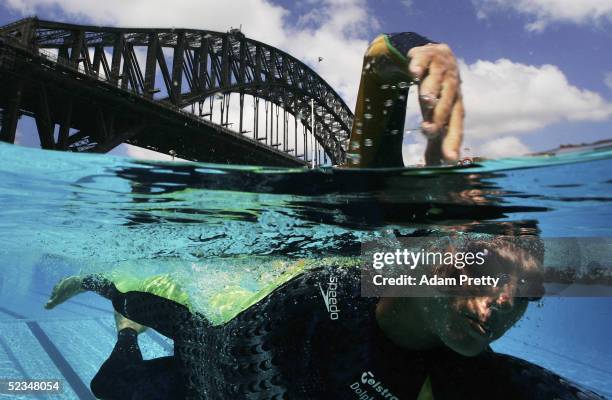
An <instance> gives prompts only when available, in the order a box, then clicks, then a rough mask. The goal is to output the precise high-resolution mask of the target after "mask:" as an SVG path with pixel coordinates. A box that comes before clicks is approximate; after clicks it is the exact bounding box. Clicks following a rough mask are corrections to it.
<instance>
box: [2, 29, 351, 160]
mask: <svg viewBox="0 0 612 400" xmlns="http://www.w3.org/2000/svg"><path fill="white" fill-rule="evenodd" d="M0 109H1V113H2V115H1V119H0V120H1V130H0V140H2V141H5V142H9V143H14V142H15V136H16V132H17V127H18V123H19V120H20V118H21V117H22V116H28V117H31V118H33V119H34V120H35V123H36V130H37V132H38V136H39V138H40V145H41V147H42V148H44V149H54V150H65V151H75V152H97V153H104V152H108V151H110V150H112V149H113V148H115V147H116V146H118V145H120V144H121V143H128V144H131V145H135V146H139V147H143V148H147V149H150V150H154V151H157V152H161V153H165V154H169V155H172V156H176V157H179V158H182V159H187V160H193V161H202V162H214V163H231V164H251V165H270V166H304V165H321V164H342V163H343V162H344V160H345V151H346V146H347V144H348V138H349V135H350V129H351V125H352V120H353V115H352V113H351V111H350V109H349V108H348V107H347V105H346V104H345V103H344V101H343V100H342V99H341V98H340V96H339V95H338V94H337V93H336V92H335V91H334V90H333V88H332V87H331V86H330V85H329V84H327V83H326V82H325V81H324V80H323V79H322V78H321V77H320V76H319V75H317V74H316V73H315V72H314V71H313V70H312V69H311V68H309V67H308V66H307V65H305V64H304V63H302V62H300V61H299V60H297V59H296V58H295V57H292V56H291V55H289V54H287V53H285V52H283V51H281V50H279V49H277V48H274V47H272V46H269V45H267V44H265V43H261V42H258V41H256V40H251V39H249V38H247V37H246V36H245V35H244V34H243V33H242V32H240V31H239V30H236V29H233V30H230V31H229V32H226V33H220V32H213V31H206V30H193V29H143V28H136V29H134V28H116V27H97V26H84V25H73V24H65V23H58V22H52V21H43V20H40V19H37V18H27V19H23V20H19V21H16V22H14V23H12V24H10V25H6V26H4V27H0Z"/></svg>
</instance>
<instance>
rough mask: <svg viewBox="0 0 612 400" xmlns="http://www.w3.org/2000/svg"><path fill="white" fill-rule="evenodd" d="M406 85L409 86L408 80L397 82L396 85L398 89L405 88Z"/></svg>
mask: <svg viewBox="0 0 612 400" xmlns="http://www.w3.org/2000/svg"><path fill="white" fill-rule="evenodd" d="M408 86H410V84H408V82H400V83H398V84H397V87H399V88H400V89H406V88H407V87H408Z"/></svg>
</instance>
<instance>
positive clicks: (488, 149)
mask: <svg viewBox="0 0 612 400" xmlns="http://www.w3.org/2000/svg"><path fill="white" fill-rule="evenodd" d="M529 152H530V149H529V147H527V146H526V145H525V144H524V143H523V142H521V141H520V139H519V138H517V137H515V136H507V137H503V138H499V139H494V140H491V141H488V142H487V143H485V144H483V145H482V146H480V147H479V148H478V149H477V151H476V152H475V153H474V154H477V155H480V156H483V157H487V158H502V157H514V156H520V155H524V154H527V153H529Z"/></svg>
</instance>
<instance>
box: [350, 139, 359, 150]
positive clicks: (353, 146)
mask: <svg viewBox="0 0 612 400" xmlns="http://www.w3.org/2000/svg"><path fill="white" fill-rule="evenodd" d="M351 150H359V142H357V141H354V142H351Z"/></svg>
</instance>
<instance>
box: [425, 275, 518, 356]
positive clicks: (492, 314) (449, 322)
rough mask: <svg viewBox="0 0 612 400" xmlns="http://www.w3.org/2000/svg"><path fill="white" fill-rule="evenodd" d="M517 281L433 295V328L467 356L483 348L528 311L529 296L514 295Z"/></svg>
mask: <svg viewBox="0 0 612 400" xmlns="http://www.w3.org/2000/svg"><path fill="white" fill-rule="evenodd" d="M514 286H515V284H514V283H513V282H512V283H508V284H506V285H504V286H503V287H502V288H500V289H499V290H498V291H497V292H496V293H490V294H486V295H480V296H469V297H467V296H464V297H438V298H432V299H431V305H430V307H431V308H430V311H431V313H430V315H431V316H433V321H432V323H433V326H432V329H433V331H434V333H435V334H436V335H437V336H438V337H439V338H440V340H441V341H442V342H443V343H444V344H445V345H446V346H447V347H449V348H451V349H452V350H454V351H456V352H457V353H459V354H462V355H464V356H474V355H477V354H478V353H480V352H482V351H483V350H485V349H486V348H487V346H488V345H489V344H490V343H491V342H492V341H494V340H496V339H499V338H500V337H501V336H502V335H503V334H504V333H506V331H507V330H508V329H510V328H511V327H512V325H514V324H515V323H516V322H517V321H518V320H519V319H520V318H521V317H522V316H523V314H524V313H525V310H526V309H527V303H528V300H527V298H525V297H513V295H512V294H513V293H515V287H514Z"/></svg>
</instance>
